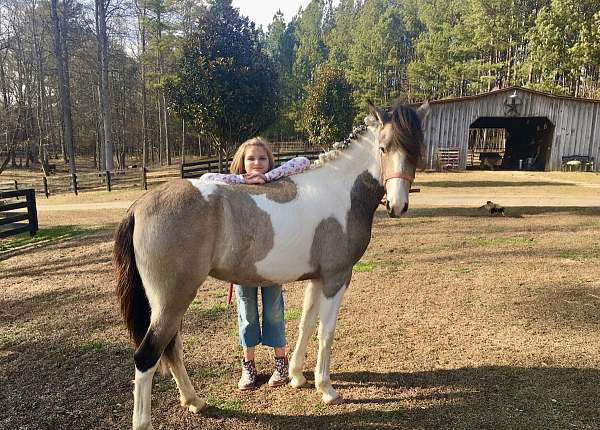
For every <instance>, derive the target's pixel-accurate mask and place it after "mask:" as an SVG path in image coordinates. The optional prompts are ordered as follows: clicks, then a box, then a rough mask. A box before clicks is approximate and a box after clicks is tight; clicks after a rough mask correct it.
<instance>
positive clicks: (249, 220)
mask: <svg viewBox="0 0 600 430" xmlns="http://www.w3.org/2000/svg"><path fill="white" fill-rule="evenodd" d="M217 187H218V192H213V193H211V194H208V195H204V194H203V193H202V192H201V191H199V190H198V189H197V188H196V187H194V186H193V185H192V184H191V182H190V181H188V180H185V179H182V180H174V181H170V182H168V183H167V184H165V185H163V186H161V187H158V188H156V189H154V190H152V191H150V192H148V193H147V194H145V195H144V197H143V198H142V199H140V200H139V201H138V202H137V203H136V206H135V216H136V230H138V227H139V226H142V225H144V228H143V229H142V230H139V231H134V236H138V238H137V240H135V241H134V243H135V245H136V248H137V251H138V252H142V253H143V254H146V255H147V254H151V255H152V256H153V261H158V262H160V265H161V266H162V267H164V268H165V270H164V271H162V272H160V276H161V277H162V276H164V277H167V276H171V274H172V273H186V274H188V277H189V279H187V278H186V279H181V280H177V283H179V284H182V283H183V284H187V283H188V281H189V282H192V283H193V279H196V278H198V279H201V278H202V276H206V274H210V275H211V276H213V277H215V278H217V279H221V280H223V281H227V282H236V283H241V284H244V285H249V286H250V285H256V286H258V285H263V284H265V283H266V284H272V282H269V281H267V280H265V279H263V278H262V277H260V276H258V274H257V270H256V262H257V261H260V260H262V259H263V258H265V256H266V255H267V254H268V253H269V251H270V250H271V248H272V247H273V237H274V231H273V226H272V224H271V220H270V217H269V215H268V214H267V213H266V212H265V211H263V210H262V209H260V208H259V207H258V206H257V205H256V203H255V202H254V200H253V199H252V197H251V196H250V195H249V194H248V193H247V192H245V188H247V187H231V186H227V185H217ZM138 220H139V221H140V222H139V223H138V222H137V221H138ZM240 221H241V222H240ZM157 232H160V233H157ZM174 268H186V269H185V270H175V269H174ZM209 271H210V272H209ZM153 272H154V271H153ZM155 275H156V273H155ZM197 286H198V285H196V287H197ZM173 294H175V293H173ZM177 294H182V292H181V291H180V292H178V293H177Z"/></svg>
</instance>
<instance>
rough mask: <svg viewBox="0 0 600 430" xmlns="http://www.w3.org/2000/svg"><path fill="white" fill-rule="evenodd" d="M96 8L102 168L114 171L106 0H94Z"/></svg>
mask: <svg viewBox="0 0 600 430" xmlns="http://www.w3.org/2000/svg"><path fill="white" fill-rule="evenodd" d="M95 6H96V38H97V40H98V57H99V58H98V60H99V61H98V63H99V66H100V87H99V88H100V116H101V118H102V125H103V127H104V132H103V133H102V136H103V137H104V168H105V169H106V170H110V171H113V170H114V169H115V165H114V159H113V140H112V128H111V126H112V122H111V111H110V94H109V82H108V34H107V32H106V7H107V0H95Z"/></svg>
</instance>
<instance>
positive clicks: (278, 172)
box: [265, 157, 310, 182]
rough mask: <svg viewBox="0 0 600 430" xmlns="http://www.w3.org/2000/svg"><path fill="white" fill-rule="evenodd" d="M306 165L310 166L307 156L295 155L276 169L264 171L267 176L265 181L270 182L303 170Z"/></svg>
mask: <svg viewBox="0 0 600 430" xmlns="http://www.w3.org/2000/svg"><path fill="white" fill-rule="evenodd" d="M308 166H310V160H309V159H308V158H306V157H296V158H292V159H291V160H289V161H286V162H285V163H283V164H282V165H281V166H279V167H277V168H276V169H273V170H271V171H269V172H267V173H265V176H266V177H267V182H271V181H275V180H277V179H280V178H284V177H286V176H290V175H295V174H296V173H300V172H303V171H304V170H306V168H307V167H308Z"/></svg>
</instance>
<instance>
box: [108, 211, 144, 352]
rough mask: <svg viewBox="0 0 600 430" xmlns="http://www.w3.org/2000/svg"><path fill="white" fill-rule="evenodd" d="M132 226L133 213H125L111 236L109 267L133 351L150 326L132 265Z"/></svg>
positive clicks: (140, 280) (140, 288)
mask: <svg viewBox="0 0 600 430" xmlns="http://www.w3.org/2000/svg"><path fill="white" fill-rule="evenodd" d="M134 224H135V221H134V216H133V213H131V212H128V213H127V215H126V216H125V218H124V219H123V221H121V224H120V225H119V227H118V228H117V231H116V232H115V247H114V248H113V263H114V265H115V271H116V275H117V291H116V293H117V297H118V298H119V303H120V305H121V315H122V316H123V319H124V320H125V324H126V325H127V329H128V330H129V336H130V337H131V339H132V340H133V342H134V344H135V346H136V348H137V347H138V346H139V345H140V344H141V343H142V340H143V339H144V336H145V335H146V331H147V330H148V326H149V325H150V304H149V303H148V298H147V297H146V293H145V292H144V286H143V285H142V278H140V273H139V272H138V269H137V266H136V264H135V254H134V251H133V227H134Z"/></svg>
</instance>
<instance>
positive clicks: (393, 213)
mask: <svg viewBox="0 0 600 430" xmlns="http://www.w3.org/2000/svg"><path fill="white" fill-rule="evenodd" d="M385 207H386V209H387V212H388V215H389V217H390V218H400V217H401V216H403V215H404V214H406V212H408V202H406V203H404V206H403V207H402V209H401V210H400V213H398V210H395V208H394V207H392V206H390V202H389V201H387V202H385Z"/></svg>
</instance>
